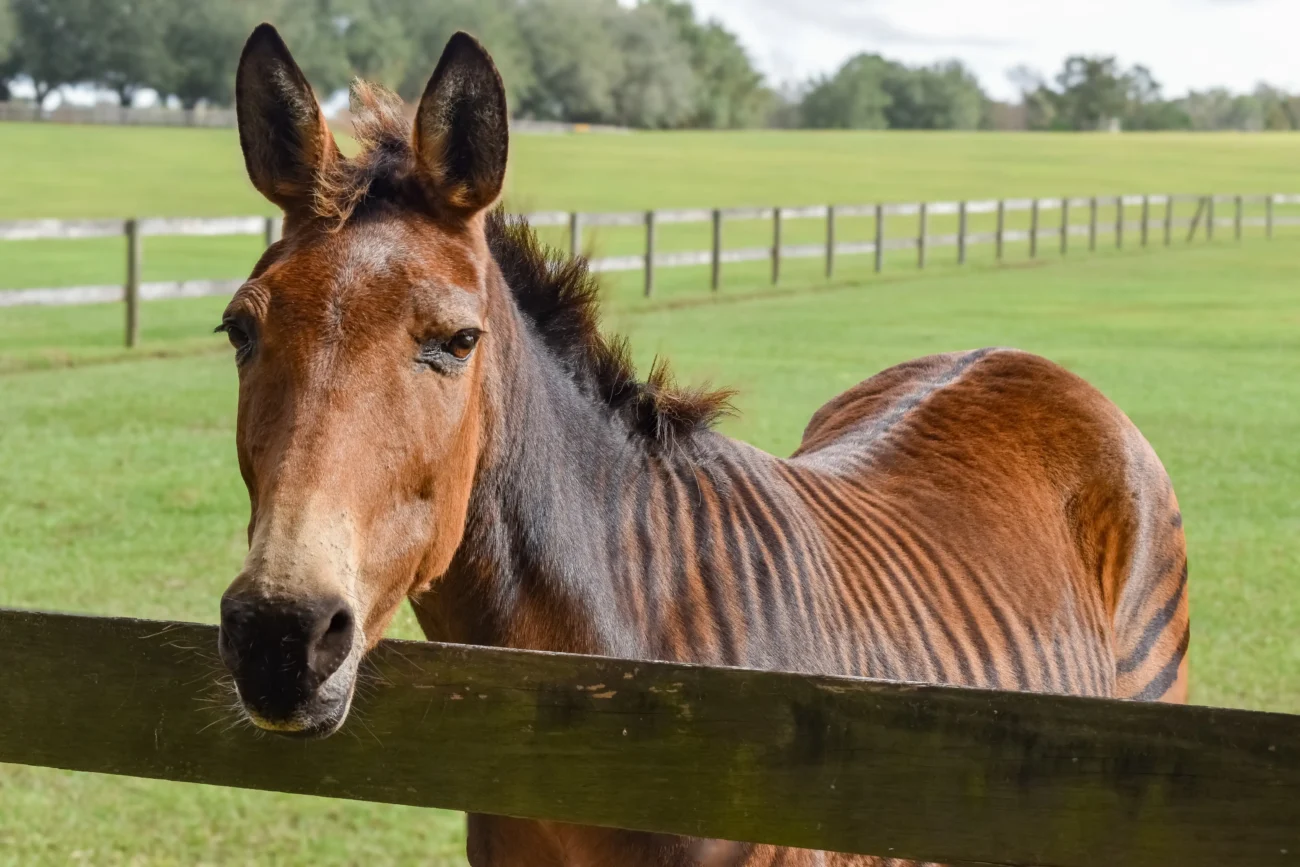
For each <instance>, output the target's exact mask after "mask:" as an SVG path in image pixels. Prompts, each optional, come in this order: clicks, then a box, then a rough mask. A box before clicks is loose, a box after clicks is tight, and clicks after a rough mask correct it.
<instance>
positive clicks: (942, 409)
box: [219, 25, 1188, 867]
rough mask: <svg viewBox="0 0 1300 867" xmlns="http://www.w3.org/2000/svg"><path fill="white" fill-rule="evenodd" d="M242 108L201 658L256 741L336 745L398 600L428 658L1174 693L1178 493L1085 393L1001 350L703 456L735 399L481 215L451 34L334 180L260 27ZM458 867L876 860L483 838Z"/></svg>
mask: <svg viewBox="0 0 1300 867" xmlns="http://www.w3.org/2000/svg"><path fill="white" fill-rule="evenodd" d="M236 92H237V105H238V109H239V127H240V140H241V143H242V145H243V148H244V155H245V162H246V165H247V167H248V171H249V176H250V178H251V179H252V181H253V183H254V185H255V186H256V187H257V188H258V189H259V190H260V191H261V192H262V193H263V194H264V195H266V197H267V198H268V199H270V200H271V201H273V202H275V203H276V204H277V205H279V206H280V207H282V208H283V209H284V211H285V232H284V237H283V238H282V239H281V240H280V241H278V242H277V243H276V244H274V245H272V247H271V248H270V249H268V250H267V252H266V254H265V255H264V256H263V258H262V260H261V261H260V262H259V263H258V265H257V267H256V268H255V269H254V272H253V274H252V276H251V277H250V279H249V280H248V282H247V283H246V284H245V285H244V286H243V287H241V289H240V290H239V291H238V292H236V294H235V296H234V298H232V300H231V302H230V305H229V306H228V307H227V309H226V312H225V314H224V315H223V319H222V325H221V330H224V331H226V332H227V333H228V334H229V336H230V339H231V343H232V344H233V345H234V347H235V351H236V363H237V366H238V370H239V377H240V398H239V419H238V425H237V437H236V438H237V445H238V451H239V460H240V470H241V473H242V474H243V477H244V481H245V484H246V486H247V488H248V492H249V500H250V506H251V510H250V511H251V516H250V521H249V553H248V556H247V558H246V559H245V562H244V566H243V569H242V570H241V572H240V574H239V575H238V576H237V577H236V578H235V580H234V581H233V582H232V584H231V585H230V588H229V589H228V590H227V591H226V594H225V595H224V596H223V598H222V620H221V630H220V641H219V650H220V653H221V656H222V659H223V661H224V662H225V664H226V665H227V667H228V668H229V669H230V671H231V673H232V675H233V678H232V679H233V681H234V684H235V686H236V688H237V690H238V692H239V696H240V699H241V701H242V702H243V703H244V706H245V708H246V710H247V711H248V714H249V717H250V719H251V720H252V721H253V722H254V723H255V724H256V725H258V726H260V727H262V728H264V729H268V730H272V731H277V732H280V733H283V734H288V735H295V736H300V737H301V736H308V737H310V736H315V737H323V736H328V735H330V734H332V733H333V732H335V731H337V730H338V728H339V727H340V726H342V725H343V724H344V721H345V720H346V718H347V716H348V712H349V709H350V706H351V701H352V696H353V694H354V691H355V685H356V676H357V671H358V667H359V666H360V664H361V660H362V658H363V657H364V655H365V653H366V652H367V651H368V650H369V649H370V648H372V647H373V646H374V645H375V643H377V642H378V640H379V639H380V637H381V636H382V634H383V631H384V629H385V627H386V626H387V624H388V623H389V621H390V620H391V618H392V616H393V614H394V613H395V612H396V610H397V609H398V607H399V606H400V605H401V603H402V601H403V600H404V599H408V598H409V599H410V600H411V603H412V604H413V606H414V608H415V611H416V614H417V617H418V618H419V620H420V624H421V626H422V627H423V629H424V630H425V632H426V634H427V635H428V636H429V637H430V638H432V639H441V640H449V641H459V642H467V643H474V644H484V645H494V646H508V647H518V648H534V649H544V650H554V651H568V652H577V653H594V654H606V655H613V656H621V657H628V658H641V659H662V660H678V661H690V662H699V663H706V664H725V665H740V666H747V667H753V668H765V669H784V670H789V671H799V672H809V673H823V674H851V675H860V676H866V677H877V678H887V679H893V680H907V681H925V682H931V683H949V684H964V685H970V686H981V687H991V688H1000V689H1019V690H1030V691H1042V692H1060V693H1071V694H1079V695H1098V696H1117V697H1125V698H1138V699H1153V700H1154V699H1163V700H1169V701H1180V700H1183V699H1184V697H1185V693H1186V662H1185V653H1186V649H1187V635H1188V631H1187V630H1188V619H1187V596H1186V593H1187V591H1186V556H1185V551H1184V541H1183V535H1182V521H1181V517H1180V515H1179V512H1178V506H1177V501H1176V499H1175V498H1174V495H1173V492H1172V489H1171V487H1170V484H1169V481H1168V478H1167V477H1166V475H1165V472H1164V470H1163V468H1162V467H1161V466H1160V463H1159V461H1158V460H1157V459H1156V457H1155V455H1154V453H1153V452H1152V450H1151V448H1150V447H1149V446H1148V445H1147V443H1146V441H1145V440H1144V439H1143V438H1142V437H1141V435H1140V434H1139V433H1138V432H1137V430H1136V429H1135V428H1134V427H1133V425H1132V424H1131V423H1130V422H1129V421H1128V420H1127V419H1126V418H1125V417H1124V416H1123V414H1122V413H1120V411H1119V410H1118V409H1116V408H1115V407H1114V406H1113V405H1112V404H1110V403H1109V402H1108V401H1106V400H1105V398H1103V397H1102V396H1101V395H1100V394H1099V393H1098V392H1097V391H1096V390H1094V389H1093V388H1091V387H1090V386H1089V385H1087V384H1086V383H1085V382H1083V380H1081V379H1079V378H1078V377H1076V376H1074V375H1072V374H1070V373H1068V372H1066V371H1065V370H1063V369H1062V368H1060V367H1058V366H1056V365H1054V364H1052V363H1051V362H1048V361H1046V360H1044V359H1041V358H1038V357H1036V356H1033V355H1029V354H1027V353H1022V352H1016V351H1011V350H976V351H972V352H964V353H955V354H950V355H940V356H932V357H929V358H923V359H919V360H917V361H913V362H908V363H906V364H903V365H899V366H897V367H894V368H891V369H889V370H886V371H884V372H883V373H880V374H878V375H877V376H875V377H872V378H871V379H868V380H867V381H865V382H863V383H862V384H860V385H859V386H857V387H855V388H853V389H851V390H849V391H847V392H845V393H844V394H842V395H840V396H839V397H837V398H835V399H834V400H832V401H831V402H830V403H828V404H827V405H826V406H825V407H823V408H822V409H821V410H819V411H818V412H817V413H816V414H815V416H814V417H813V419H812V421H811V423H810V424H809V426H808V428H807V430H806V432H805V435H804V438H803V442H802V444H801V445H800V447H799V449H798V450H797V451H796V453H795V454H794V455H793V456H792V457H791V458H789V459H779V458H776V457H773V456H771V455H768V454H766V453H764V452H762V451H760V450H758V449H755V448H753V447H751V446H749V445H746V444H744V443H741V442H738V441H735V440H732V439H729V438H727V437H725V436H722V435H721V434H719V433H716V432H714V431H713V430H712V429H711V424H712V422H713V421H715V420H716V419H717V418H718V416H719V415H721V414H722V413H723V412H724V411H725V409H726V401H727V397H728V395H727V394H726V393H710V392H707V391H684V390H681V389H678V388H676V387H674V386H673V384H672V383H671V381H670V379H669V377H668V376H667V373H666V371H665V369H664V368H663V367H662V366H657V367H656V368H654V369H653V370H652V371H651V374H650V376H649V378H648V379H647V380H646V381H640V380H638V379H637V377H636V374H635V370H634V369H633V367H632V365H631V363H630V361H629V357H628V353H627V350H626V347H625V345H623V344H621V343H618V342H615V341H611V340H610V339H608V338H606V337H605V336H604V335H603V334H602V333H601V332H600V330H599V328H598V310H597V307H598V294H599V293H598V287H597V285H596V283H595V282H594V280H593V279H592V278H591V277H590V275H589V274H588V273H587V270H586V265H585V263H583V262H582V261H581V260H573V261H564V260H561V259H559V258H557V257H556V256H554V255H553V254H551V253H549V252H547V251H545V250H543V249H542V248H541V247H540V245H539V244H538V242H537V240H536V238H535V237H534V236H533V235H532V233H531V231H530V230H528V228H527V227H526V226H523V225H520V224H517V223H512V222H511V221H509V220H507V219H506V218H505V217H503V216H502V215H501V213H500V212H499V211H493V210H492V206H493V203H494V202H495V201H496V199H497V198H498V197H499V195H500V192H501V188H502V184H503V182H504V176H505V165H506V151H507V147H506V141H507V122H506V119H507V113H506V106H505V95H504V89H503V87H502V84H501V81H500V78H499V76H498V75H497V73H496V70H495V68H494V67H493V66H492V63H491V60H490V59H489V58H488V57H487V55H486V53H485V52H483V50H482V48H481V47H480V46H478V44H477V43H475V42H474V41H473V40H472V39H470V38H469V37H467V36H465V35H464V34H458V35H457V36H455V37H453V39H452V40H451V42H450V43H449V44H448V48H447V50H446V52H445V53H444V55H443V58H442V60H441V61H440V62H439V65H438V69H437V71H435V73H434V76H433V78H432V79H431V80H430V83H429V86H428V88H427V89H426V92H425V95H424V97H423V98H422V100H421V102H420V106H419V109H418V111H417V113H416V119H415V123H414V131H413V134H412V130H411V127H410V126H409V122H408V121H406V120H404V117H403V114H402V112H401V110H400V105H399V104H398V103H397V102H396V101H395V100H394V99H390V98H389V97H387V96H385V95H384V94H382V93H380V92H379V91H377V90H376V89H374V88H368V87H366V86H361V87H360V88H359V89H358V91H357V96H358V100H359V103H360V104H359V105H358V106H355V112H354V114H355V118H356V121H355V122H356V136H357V138H358V140H359V142H360V144H361V145H362V150H361V153H360V154H359V155H357V156H356V157H353V158H344V157H343V156H342V155H341V154H340V152H339V151H338V149H337V147H336V146H335V144H334V141H333V138H332V136H331V135H330V134H329V132H328V128H327V126H326V124H325V122H324V118H323V115H322V114H321V113H320V109H319V106H318V105H317V104H316V101H315V98H314V97H313V96H312V94H311V90H310V87H309V86H308V85H307V83H306V79H305V78H304V77H303V75H302V73H301V71H300V70H299V69H298V67H297V66H296V65H295V64H294V63H293V60H292V58H291V57H290V56H289V53H288V50H287V48H286V47H285V46H284V44H283V42H282V41H281V40H280V39H279V37H278V35H276V34H275V32H274V30H272V29H271V28H269V26H265V25H264V26H263V27H261V28H258V30H257V31H255V32H254V34H253V36H252V37H251V38H250V40H249V43H248V45H247V46H246V48H245V52H244V56H243V58H241V61H240V70H239V78H238V81H237V86H236ZM810 303H811V302H810ZM468 852H469V857H470V861H471V863H472V864H473V865H474V867H522V865H528V867H585V865H620V867H723V865H729V867H776V865H788V867H813V865H827V867H848V865H858V867H866V865H873V867H879V865H884V864H890V863H891V862H889V861H888V860H881V859H874V858H866V857H857V856H848V855H837V854H831V853H820V852H810V851H804V850H793V849H781V848H776V847H771V846H761V845H750V844H743V843H731V842H726V841H718V840H700V839H693V838H682V837H672V836H665V835H657V834H645V833H637V832H630V831H614V830H606V829H598V828H583V827H575V826H569V825H562V824H556V823H546V822H532V821H524V820H517V819H505V818H497V817H490V816H471V817H470V820H469V842H468ZM894 863H899V864H901V862H894Z"/></svg>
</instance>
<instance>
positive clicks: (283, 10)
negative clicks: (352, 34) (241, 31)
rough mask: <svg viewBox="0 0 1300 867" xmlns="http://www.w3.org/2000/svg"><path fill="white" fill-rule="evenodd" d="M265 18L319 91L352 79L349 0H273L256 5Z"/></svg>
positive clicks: (350, 9) (326, 90)
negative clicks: (348, 49)
mask: <svg viewBox="0 0 1300 867" xmlns="http://www.w3.org/2000/svg"><path fill="white" fill-rule="evenodd" d="M256 9H257V11H258V13H259V16H260V17H261V19H262V20H265V21H269V22H271V23H272V24H274V25H275V26H276V28H277V29H278V30H279V31H280V34H281V35H282V36H283V37H284V41H285V42H287V43H288V44H289V47H290V48H292V49H293V58H294V60H296V61H297V62H298V65H299V67H301V68H302V71H303V74H304V75H306V76H307V80H308V81H310V82H311V83H312V86H313V87H314V88H316V90H317V92H319V93H322V94H329V93H333V92H334V91H336V90H338V89H339V88H342V87H347V85H348V82H349V81H351V79H352V67H351V65H350V64H349V62H348V53H347V43H346V39H345V34H346V32H347V26H348V21H349V13H351V12H353V11H354V9H353V8H352V7H351V4H349V3H348V2H347V0H270V2H264V3H261V4H257V6H256Z"/></svg>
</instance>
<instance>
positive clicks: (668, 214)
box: [655, 208, 713, 223]
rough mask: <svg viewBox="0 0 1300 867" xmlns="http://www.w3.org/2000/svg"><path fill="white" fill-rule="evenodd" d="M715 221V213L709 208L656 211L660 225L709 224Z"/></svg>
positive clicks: (656, 218) (656, 219)
mask: <svg viewBox="0 0 1300 867" xmlns="http://www.w3.org/2000/svg"><path fill="white" fill-rule="evenodd" d="M712 219H713V211H711V210H709V209H708V208H678V209H676V210H669V211H655V221H656V222H658V223H707V222H709V221H710V220H712Z"/></svg>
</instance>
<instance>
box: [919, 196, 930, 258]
mask: <svg viewBox="0 0 1300 867" xmlns="http://www.w3.org/2000/svg"><path fill="white" fill-rule="evenodd" d="M925 204H926V203H925V202H922V203H921V207H920V208H919V209H918V210H917V224H918V225H917V229H916V267H917V268H925V234H926V232H927V231H928V230H929V222H930V220H929V215H928V213H927V212H926V207H925Z"/></svg>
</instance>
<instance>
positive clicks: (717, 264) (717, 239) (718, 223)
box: [710, 208, 722, 292]
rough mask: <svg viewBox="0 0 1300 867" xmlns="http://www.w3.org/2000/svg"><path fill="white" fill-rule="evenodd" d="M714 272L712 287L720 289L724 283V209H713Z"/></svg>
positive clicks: (714, 289)
mask: <svg viewBox="0 0 1300 867" xmlns="http://www.w3.org/2000/svg"><path fill="white" fill-rule="evenodd" d="M712 265H713V274H712V275H711V282H710V288H711V289H712V290H713V291H714V292H717V291H718V287H719V286H721V285H722V209H721V208H714V209H713V257H712Z"/></svg>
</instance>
